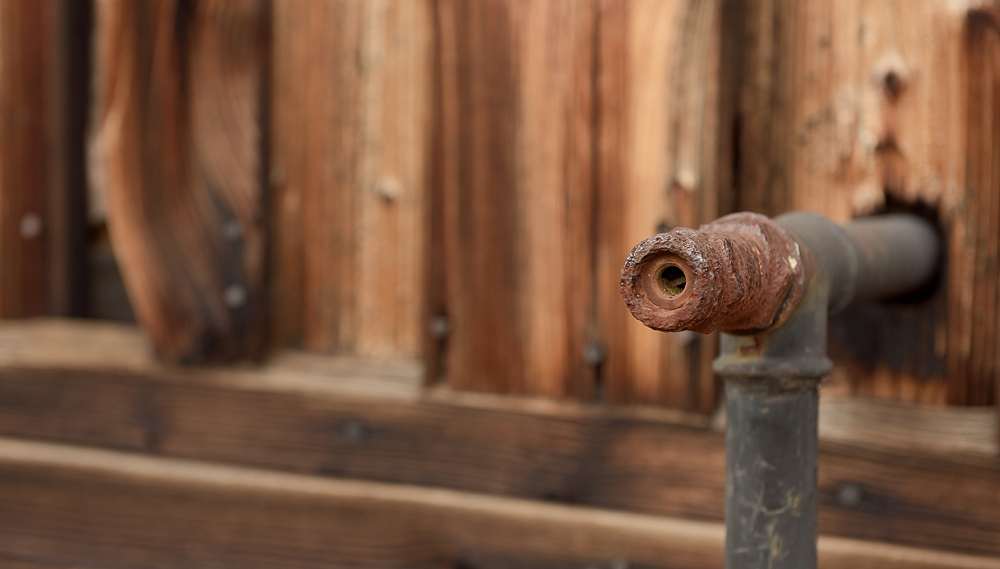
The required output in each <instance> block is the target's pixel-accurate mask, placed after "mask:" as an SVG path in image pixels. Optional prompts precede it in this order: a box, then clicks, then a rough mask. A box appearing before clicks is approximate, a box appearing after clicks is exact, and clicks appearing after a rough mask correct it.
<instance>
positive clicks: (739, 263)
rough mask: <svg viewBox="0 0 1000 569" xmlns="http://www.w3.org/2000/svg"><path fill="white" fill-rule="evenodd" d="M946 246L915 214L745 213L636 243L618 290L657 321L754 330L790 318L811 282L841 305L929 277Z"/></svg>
mask: <svg viewBox="0 0 1000 569" xmlns="http://www.w3.org/2000/svg"><path fill="white" fill-rule="evenodd" d="M940 256H941V245H940V241H939V238H938V235H937V233H936V232H935V230H934V228H933V227H932V226H931V225H930V224H929V223H927V222H926V221H924V220H923V219H921V218H919V217H916V216H913V215H908V214H893V215H883V216H876V217H869V218H862V219H858V220H855V221H853V222H851V223H849V224H847V225H845V226H838V225H836V224H834V223H833V222H831V221H829V220H828V219H826V218H824V217H821V216H818V215H815V214H811V213H806V212H795V213H790V214H786V215H782V216H781V217H779V218H777V219H774V220H772V219H769V218H767V217H765V216H762V215H757V214H752V213H738V214H732V215H728V216H725V217H722V218H720V219H718V220H716V221H714V222H712V223H709V224H707V225H703V226H702V227H700V228H699V229H698V230H694V229H687V228H678V229H674V230H672V231H670V232H668V233H662V234H659V235H655V236H653V237H650V238H649V239H647V240H645V241H643V242H642V243H639V244H638V245H636V247H635V248H634V249H633V250H632V252H631V254H630V255H629V257H628V259H627V260H626V262H625V266H624V267H623V268H622V279H621V292H622V296H623V297H624V298H625V304H626V305H627V306H628V308H629V310H630V311H631V312H632V315H633V316H635V317H636V318H637V319H638V320H640V321H641V322H642V323H643V324H645V325H646V326H649V327H650V328H653V329H656V330H661V331H665V332H676V331H680V330H693V331H695V332H702V333H707V332H711V331H714V330H721V331H724V332H734V333H753V332H758V331H763V330H767V329H773V328H776V327H778V326H780V325H781V324H783V323H784V322H785V321H787V320H788V318H789V317H790V315H791V314H792V313H793V312H794V311H795V309H796V308H797V307H798V305H799V303H800V302H801V300H802V297H803V295H804V293H805V289H806V287H807V286H812V287H815V286H822V287H824V290H825V294H827V295H828V301H829V308H830V312H835V311H837V310H840V309H842V308H844V307H845V306H847V305H848V304H850V303H851V302H854V301H859V300H871V299H875V298H886V297H892V296H898V295H901V294H904V293H907V292H910V291H913V290H915V289H917V288H919V287H921V286H923V285H925V284H927V283H928V282H930V281H931V279H932V278H933V276H934V274H935V271H936V270H937V266H938V264H939V261H940Z"/></svg>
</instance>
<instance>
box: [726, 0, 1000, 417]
mask: <svg viewBox="0 0 1000 569" xmlns="http://www.w3.org/2000/svg"><path fill="white" fill-rule="evenodd" d="M980 4H985V5H987V6H989V5H991V4H990V3H989V2H987V3H977V2H971V3H961V2H960V3H955V2H947V1H943V0H917V1H910V0H848V1H839V0H809V1H807V2H793V1H778V2H770V1H762V0H761V1H758V0H750V1H748V2H747V3H746V7H745V10H746V14H745V17H744V22H745V25H744V26H743V30H742V36H741V38H742V39H741V41H742V42H744V43H745V46H746V49H745V50H744V56H743V64H742V66H743V69H742V78H743V80H742V83H741V85H742V86H741V88H740V95H739V116H738V125H739V130H740V139H739V164H740V167H739V172H738V178H739V180H738V182H739V183H738V193H739V200H738V202H739V207H740V208H741V209H748V210H753V211H759V212H762V213H767V214H772V215H773V214H777V213H781V212H783V211H789V210H794V209H806V210H811V211H816V212H820V213H823V214H825V215H827V216H829V217H831V218H832V219H834V220H836V221H838V222H845V221H847V220H848V219H850V218H851V217H853V216H859V215H867V214H872V213H880V212H885V211H908V212H911V213H916V214H919V215H923V216H925V217H927V218H928V219H930V220H931V221H932V222H934V223H936V224H937V225H938V227H939V229H940V231H941V234H942V239H943V242H944V244H945V248H946V250H947V252H946V258H945V269H944V274H943V276H942V277H941V279H940V282H939V284H938V285H937V287H936V289H934V290H931V291H927V293H926V294H925V295H923V296H918V297H917V298H911V299H909V300H907V301H905V302H896V303H887V304H886V303H883V304H869V305H866V306H861V307H856V308H854V309H851V310H849V311H848V312H846V313H845V314H844V315H842V316H840V317H839V318H835V319H834V321H833V322H832V324H833V326H832V334H831V336H832V343H833V347H832V353H833V355H834V356H835V359H836V361H837V363H838V364H839V365H838V371H837V373H836V374H835V377H836V378H837V379H838V380H839V381H841V382H842V383H843V384H844V385H845V388H846V389H845V390H846V391H848V392H851V393H856V394H862V395H866V396H875V397H880V398H889V399H896V400H902V401H920V402H925V403H935V404H945V403H951V404H964V405H990V404H992V403H993V402H994V391H995V383H996V379H997V374H998V370H1000V367H998V365H1000V363H998V362H1000V359H998V358H997V355H996V354H997V350H996V344H997V341H998V340H997V338H998V337H1000V329H998V328H997V326H996V322H997V321H998V315H1000V312H998V306H1000V305H998V301H997V298H998V294H1000V293H998V290H1000V272H998V269H997V266H996V259H997V255H998V254H1000V253H998V249H997V245H996V243H997V239H996V235H997V234H998V227H1000V226H998V221H997V220H998V216H1000V203H998V202H997V201H996V195H997V192H998V185H997V184H998V182H997V180H995V179H994V178H993V177H991V176H993V174H992V173H991V172H992V171H993V168H992V164H994V163H995V161H996V158H995V156H994V154H995V152H996V150H995V146H996V145H995V143H994V142H993V135H992V134H986V133H987V132H992V131H993V130H995V128H996V126H995V124H994V123H992V122H990V121H991V120H992V119H991V118H990V117H992V116H993V114H994V110H993V107H994V106H995V105H996V100H997V97H996V95H995V93H994V91H993V89H994V87H993V84H994V82H995V75H996V69H995V67H996V65H995V62H993V58H994V57H995V55H992V54H993V52H994V51H995V50H996V46H995V45H994V44H995V39H991V38H992V36H993V35H995V34H996V31H995V29H996V26H995V24H987V23H985V22H989V21H993V20H992V18H993V16H991V15H989V14H990V13H991V12H990V10H988V9H980V8H974V7H975V6H978V5H980ZM970 10H971V11H970ZM991 129H992V130H991Z"/></svg>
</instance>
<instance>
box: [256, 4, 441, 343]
mask: <svg viewBox="0 0 1000 569" xmlns="http://www.w3.org/2000/svg"><path fill="white" fill-rule="evenodd" d="M432 31H433V29H432V13H431V5H430V3H429V2H428V1H424V0H418V1H414V2H393V1H385V0H376V1H361V0H323V1H317V2H277V3H275V5H274V59H273V62H274V74H273V81H272V85H271V94H272V100H271V104H272V108H273V113H274V114H273V121H272V139H271V148H272V160H273V164H272V172H271V187H272V191H273V196H272V199H271V213H270V215H271V217H272V220H273V222H274V226H275V232H274V244H273V247H272V252H273V258H274V263H273V270H272V272H271V277H272V280H273V291H272V296H271V298H272V311H271V314H272V321H273V330H274V336H275V340H276V341H277V343H278V344H282V345H297V346H305V347H306V348H308V349H311V350H315V351H320V352H337V353H342V354H354V355H369V356H414V355H417V354H418V353H419V352H420V349H421V345H422V341H423V338H424V336H423V333H424V330H425V328H426V322H425V319H424V316H423V295H424V294H423V290H424V285H425V277H424V271H425V270H426V269H425V265H426V264H425V254H424V250H425V247H426V243H425V241H426V238H425V234H426V232H427V223H426V221H425V218H426V205H425V199H426V198H425V196H426V193H427V192H426V189H425V188H426V186H427V179H426V178H427V175H428V174H427V163H428V161H429V154H430V151H429V149H430V145H429V143H430V139H429V136H430V135H429V132H430V131H429V128H430V127H429V124H430V122H429V121H430V110H431V107H430V98H431V47H432V46H431V42H432V40H433V37H432Z"/></svg>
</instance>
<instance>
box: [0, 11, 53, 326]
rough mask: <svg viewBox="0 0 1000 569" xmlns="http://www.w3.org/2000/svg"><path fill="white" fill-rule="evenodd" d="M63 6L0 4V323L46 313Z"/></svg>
mask: <svg viewBox="0 0 1000 569" xmlns="http://www.w3.org/2000/svg"><path fill="white" fill-rule="evenodd" d="M57 14H58V12H57V6H56V5H55V4H54V3H52V2H19V1H16V0H5V1H3V2H0V119H2V120H0V317H2V318H22V317H26V316H35V315H39V314H43V313H44V312H45V311H46V309H47V306H46V256H45V238H44V231H45V226H46V224H47V223H49V222H51V221H52V220H51V219H49V218H48V216H47V215H46V213H47V212H46V205H47V203H46V197H47V194H48V190H49V188H50V184H51V183H52V178H51V176H50V171H49V169H48V166H50V165H51V163H50V162H49V158H50V156H51V155H50V153H49V145H50V144H51V143H52V142H53V141H52V138H51V135H52V133H53V132H54V129H55V128H56V126H55V125H57V124H58V122H57V118H56V117H53V116H52V113H51V111H52V110H53V109H56V108H57V107H56V103H55V101H54V99H53V96H54V95H55V92H56V85H55V84H54V82H53V79H54V77H53V75H52V72H53V70H54V69H55V65H54V62H55V59H54V58H55V55H56V54H55V49H54V48H55V46H56V45H57V38H58V27H57V19H56V17H57Z"/></svg>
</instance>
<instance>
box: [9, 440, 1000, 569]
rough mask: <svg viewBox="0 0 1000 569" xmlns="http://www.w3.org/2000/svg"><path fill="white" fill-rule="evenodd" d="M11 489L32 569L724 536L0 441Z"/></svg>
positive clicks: (649, 555) (861, 545)
mask: <svg viewBox="0 0 1000 569" xmlns="http://www.w3.org/2000/svg"><path fill="white" fill-rule="evenodd" d="M0 482H2V484H0V511H2V512H3V513H5V514H8V515H4V516H0V550H3V551H4V553H3V554H2V555H4V556H8V557H13V556H20V557H22V558H28V559H30V560H31V562H30V564H21V565H20V566H27V567H38V566H46V565H62V564H68V563H73V564H74V566H81V565H79V564H83V565H82V566H104V565H106V564H107V565H113V566H115V567H134V566H142V567H190V566H191V565H192V564H197V565H212V566H218V567H241V568H242V567H268V568H271V567H289V568H290V567H329V566H331V564H332V565H334V566H351V567H474V568H477V569H478V568H484V569H485V568H489V567H567V568H568V567H580V566H585V565H586V566H595V565H596V566H601V567H604V566H611V567H623V566H627V567H639V568H642V567H649V568H652V567H673V568H689V567H690V568H708V567H719V566H720V564H721V562H722V551H723V528H722V526H721V525H720V524H709V523H702V522H691V521H687V520H678V519H671V518H660V517H654V516H647V515H639V514H627V513H618V512H610V511H606V510H598V509H594V508H584V507H576V506H564V505H555V504H544V503H540V502H529V501H524V500H516V499H510V498H500V497H491V496H484V495H477V494H469V493H462V492H456V491H453V490H431V489H427V488H419V487H413V486H398V485H389V484H380V483H372V482H361V481H347V480H337V479H329V478H317V477H310V476H302V475H294V474H283V473H276V472H269V471H262V470H254V469H248V468H238V467H231V466H222V465H212V464H206V463H198V462H190V461H184V460H177V459H169V458H150V457H141V456H135V455H129V454H124V453H119V452H109V451H102V450H90V449H80V448H74V447H67V446H60V445H51V444H43V443H32V442H24V441H16V440H11V439H0ZM818 549H819V566H820V567H822V568H825V569H829V568H836V567H850V568H852V569H866V568H872V569H875V568H878V569H881V568H883V567H893V568H900V569H902V568H906V569H931V568H942V569H943V568H967V569H992V568H996V567H1000V559H996V558H986V557H973V556H966V555H958V554H949V553H942V552H936V551H930V550H926V549H911V548H903V547H898V546H889V545H884V544H875V543H871V542H864V541H855V540H847V539H842V538H829V537H821V538H820V540H819V548H818ZM2 558H3V557H2V556H0V559H2ZM15 559H16V557H15ZM43 564H44V565H43ZM15 566H17V565H15Z"/></svg>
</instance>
